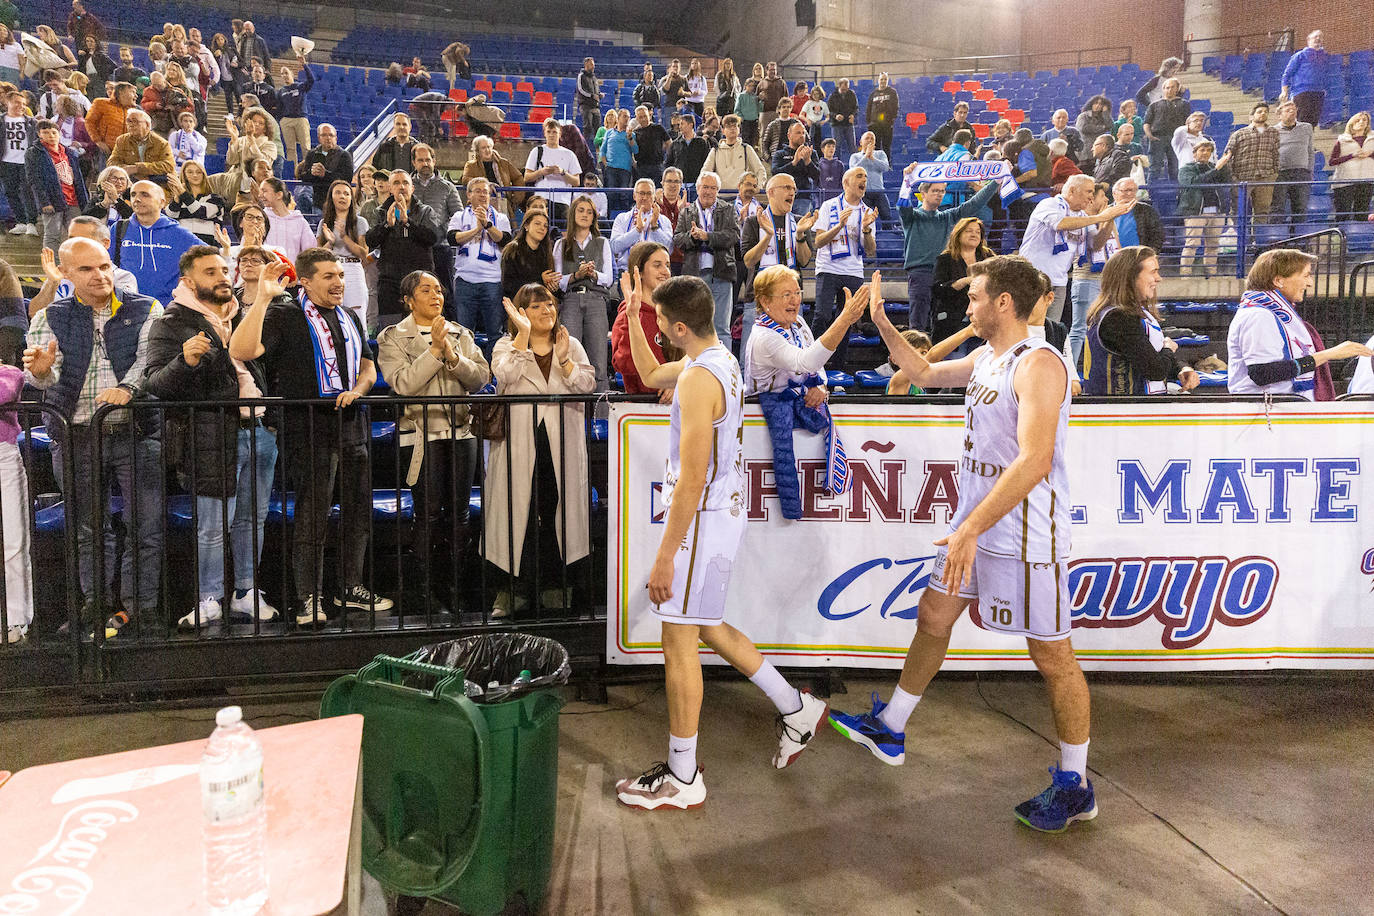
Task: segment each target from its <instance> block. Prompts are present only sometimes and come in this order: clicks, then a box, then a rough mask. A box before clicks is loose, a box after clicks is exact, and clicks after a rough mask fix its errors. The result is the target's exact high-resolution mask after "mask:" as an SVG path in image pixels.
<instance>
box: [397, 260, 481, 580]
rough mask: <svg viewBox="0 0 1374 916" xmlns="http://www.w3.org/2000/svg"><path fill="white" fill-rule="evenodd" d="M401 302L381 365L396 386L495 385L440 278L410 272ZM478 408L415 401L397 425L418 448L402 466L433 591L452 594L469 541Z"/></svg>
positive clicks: (421, 392) (421, 393)
mask: <svg viewBox="0 0 1374 916" xmlns="http://www.w3.org/2000/svg"><path fill="white" fill-rule="evenodd" d="M401 301H402V302H403V303H404V304H405V307H406V312H407V314H406V316H405V317H404V318H402V319H401V321H400V323H399V324H394V325H392V326H391V327H389V328H386V329H385V330H384V331H382V333H381V334H380V335H378V337H377V368H378V371H379V372H380V373H381V376H382V378H383V379H385V380H386V382H387V384H389V385H390V386H391V390H392V391H394V392H396V393H397V394H399V395H403V396H405V397H425V398H443V397H459V396H462V395H467V394H471V393H472V392H474V391H476V390H478V389H479V388H481V387H482V386H483V385H485V384H486V383H487V381H488V380H489V379H490V378H491V371H490V370H489V369H488V368H487V361H486V359H485V358H484V357H483V356H482V351H481V350H480V349H478V347H477V343H476V341H474V340H473V339H472V332H471V331H469V330H468V329H467V328H465V327H463V326H462V325H459V324H456V323H454V322H452V321H445V320H444V289H443V286H442V285H441V284H440V283H439V278H438V277H436V276H434V274H432V273H429V272H427V271H423V270H416V271H413V272H411V273H409V274H407V275H406V277H405V279H403V280H402V281H401ZM470 414H471V410H470V409H469V408H468V406H467V405H465V404H409V405H407V406H406V408H405V414H404V416H402V418H401V420H400V422H398V423H397V434H398V438H397V441H398V443H399V444H400V446H401V448H403V449H404V448H407V447H408V448H409V449H410V461H409V462H408V463H403V464H402V467H403V468H404V469H405V482H406V486H408V487H410V489H411V492H412V493H413V494H414V498H415V522H416V537H415V542H414V543H415V553H416V555H417V556H418V557H420V558H423V559H424V560H425V561H426V562H424V564H423V568H424V569H425V573H423V575H424V576H425V577H426V581H424V582H423V583H422V585H423V586H425V591H426V592H427V593H430V594H434V593H438V594H448V595H449V596H450V599H452V589H453V586H454V585H455V584H457V583H456V582H455V579H454V577H455V575H456V571H457V569H458V568H459V566H460V564H461V563H462V551H463V547H464V546H465V545H466V544H467V540H468V538H467V525H468V505H469V494H470V493H471V490H472V482H473V478H474V477H475V475H476V470H477V458H478V454H477V452H478V449H477V446H478V442H477V439H476V438H474V437H473V435H472V429H471V424H470ZM417 483H418V486H417ZM450 607H454V605H453V604H452V603H450Z"/></svg>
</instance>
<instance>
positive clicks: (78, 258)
mask: <svg viewBox="0 0 1374 916" xmlns="http://www.w3.org/2000/svg"><path fill="white" fill-rule="evenodd" d="M57 257H58V267H59V269H60V270H61V272H62V275H63V277H64V278H65V279H66V280H67V281H68V282H70V283H71V285H72V294H71V295H70V296H67V297H64V298H61V299H58V300H56V301H54V302H53V304H52V305H50V306H48V307H47V308H46V309H44V310H43V311H41V312H39V313H38V314H37V315H35V316H34V317H33V320H32V321H31V322H30V324H29V333H28V349H26V350H25V351H24V375H25V378H26V380H27V381H28V382H29V383H30V384H31V385H33V386H34V387H35V388H38V389H40V390H42V391H43V392H44V401H45V402H46V403H47V404H49V405H51V406H52V407H54V408H55V409H56V410H57V411H58V412H59V413H60V414H61V415H62V417H63V419H65V420H66V421H67V427H68V436H67V439H66V440H65V442H64V441H62V439H61V437H58V438H55V439H54V440H53V445H52V461H53V471H54V472H55V474H56V475H57V480H58V482H59V484H60V483H61V482H62V481H63V479H64V474H63V472H64V469H65V468H64V465H65V464H66V463H67V462H70V468H71V471H72V476H71V480H73V481H74V482H75V489H74V491H73V492H71V493H67V494H65V496H66V502H67V504H68V506H74V507H75V512H74V516H75V522H76V526H77V528H76V537H77V567H78V575H79V579H80V583H81V591H82V593H83V595H84V596H85V600H84V602H83V616H84V617H85V620H84V621H83V626H93V627H100V628H103V631H104V635H105V638H106V639H113V638H115V636H117V635H118V634H119V632H120V629H121V628H122V627H124V626H125V625H126V624H128V623H129V621H130V619H131V617H133V616H135V615H141V616H142V617H143V618H144V619H145V622H146V623H147V624H149V625H155V623H156V617H155V614H156V611H157V597H158V582H159V580H160V578H161V573H162V542H163V537H162V525H161V514H162V454H161V452H162V449H161V444H160V443H159V442H158V440H157V439H156V438H153V437H152V436H150V435H149V434H148V433H149V432H150V431H152V430H155V429H156V424H155V423H150V422H148V421H149V420H151V418H152V415H151V414H150V413H147V412H143V413H138V414H135V415H134V416H130V414H129V412H128V411H120V410H115V411H112V412H110V413H107V414H104V434H103V443H102V446H101V449H100V457H101V467H102V474H101V480H102V481H104V484H105V492H103V493H101V494H100V495H99V499H98V501H96V502H92V498H91V497H92V493H91V485H90V484H91V481H92V480H93V479H94V478H95V468H94V465H93V463H92V458H93V456H94V454H95V451H94V450H93V448H92V444H93V443H92V439H93V436H94V432H93V429H94V427H93V424H92V420H93V419H95V415H96V412H97V411H98V410H99V409H100V408H102V407H103V406H104V405H106V404H110V405H115V406H122V405H125V404H128V403H129V402H130V401H131V400H132V399H133V398H134V397H135V396H136V395H137V394H138V392H139V386H140V385H141V383H142V381H143V375H144V369H145V368H146V367H147V361H148V333H149V331H150V330H151V328H152V323H153V322H154V321H155V320H157V319H158V318H160V317H161V316H162V306H161V305H159V304H158V302H157V301H156V300H154V299H151V298H149V297H147V296H141V295H139V294H137V293H131V292H128V291H126V290H122V289H116V288H115V284H114V265H113V264H112V263H111V262H110V255H109V253H108V252H107V251H106V250H105V249H104V248H103V247H101V245H100V244H99V243H98V242H96V241H94V240H92V239H88V238H70V239H68V240H67V241H65V242H63V243H62V247H61V248H59V249H58V252H57ZM173 264H174V265H175V259H173ZM116 315H118V320H115V316H116ZM96 335H99V337H100V342H99V345H98V346H97V344H96ZM68 449H69V450H70V451H68ZM111 481H114V482H116V483H117V484H118V487H119V492H120V493H121V494H122V495H123V497H124V505H125V509H124V512H125V515H124V526H125V529H126V531H129V532H132V535H131V536H128V537H126V538H125V540H124V549H123V552H122V554H123V555H122V557H121V558H120V596H119V597H120V599H121V603H122V605H123V608H122V609H118V610H117V609H116V607H115V596H114V594H113V592H112V590H111V585H112V584H113V582H114V571H115V558H114V557H113V556H111V555H110V554H111V552H112V549H113V545H114V534H113V532H112V530H111V528H110V520H109V517H108V515H107V514H106V513H104V512H103V511H101V512H100V515H101V516H102V517H101V521H102V523H103V529H104V531H103V536H102V540H101V544H102V549H104V550H105V552H106V556H105V563H104V582H103V583H102V588H101V589H99V590H97V589H96V588H95V581H94V575H95V573H94V569H95V557H94V549H95V516H96V514H97V513H96V508H95V507H96V506H99V507H102V509H103V507H104V506H105V505H107V503H108V501H109V490H110V482H111ZM135 484H137V486H135ZM67 519H68V521H69V522H71V521H72V520H73V514H72V513H71V512H70V510H69V514H68V516H67Z"/></svg>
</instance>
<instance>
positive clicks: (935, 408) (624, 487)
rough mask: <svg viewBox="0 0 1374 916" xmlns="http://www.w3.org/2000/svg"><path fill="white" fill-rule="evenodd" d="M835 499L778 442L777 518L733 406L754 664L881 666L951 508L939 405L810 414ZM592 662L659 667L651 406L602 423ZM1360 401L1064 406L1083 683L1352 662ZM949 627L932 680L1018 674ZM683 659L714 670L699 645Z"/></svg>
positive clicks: (1369, 416)
mask: <svg viewBox="0 0 1374 916" xmlns="http://www.w3.org/2000/svg"><path fill="white" fill-rule="evenodd" d="M831 410H832V412H833V415H834V417H835V421H836V424H837V426H838V429H839V431H840V436H841V438H842V439H843V441H844V444H845V450H846V452H847V453H848V456H849V460H850V464H851V474H852V476H853V478H854V487H853V490H852V491H851V492H849V493H847V494H845V495H843V496H839V497H831V496H828V495H826V491H825V488H824V487H825V462H824V452H823V438H822V436H820V435H814V434H810V433H807V432H804V431H801V430H798V431H796V432H795V433H794V434H793V438H794V441H795V447H796V456H797V463H798V470H799V477H800V491H801V492H800V495H801V501H802V507H803V518H802V519H800V520H797V521H789V520H787V519H784V518H783V517H782V513H781V510H780V505H779V502H778V499H777V496H776V482H775V480H774V476H773V462H772V447H771V444H770V439H769V435H768V429H767V427H766V426H765V424H764V421H763V417H762V415H761V413H760V412H759V409H758V407H757V406H756V405H748V406H746V408H745V426H744V455H745V466H746V470H747V476H748V494H747V497H746V506H747V510H748V515H749V524H748V527H747V530H746V533H745V535H744V540H743V543H742V545H741V547H740V553H739V555H738V557H737V558H736V561H735V566H734V570H735V572H734V576H733V578H732V579H731V582H730V590H729V597H728V603H727V608H728V610H727V613H726V620H727V622H729V623H731V624H733V625H734V626H736V627H738V628H739V629H740V630H742V631H743V632H744V633H746V634H747V635H748V636H749V637H750V638H752V639H753V640H754V642H755V643H756V644H757V645H758V646H759V648H760V649H761V650H762V651H763V652H764V653H765V654H766V655H768V656H769V657H770V658H771V659H773V661H774V662H775V663H776V664H790V665H800V666H807V667H858V668H895V667H900V666H901V663H902V659H903V657H904V655H905V653H906V648H907V646H908V645H909V644H910V641H911V637H912V634H913V633H914V632H915V629H916V609H917V605H918V603H919V601H920V596H921V592H922V590H923V589H924V588H925V586H926V583H927V581H928V579H929V576H930V572H931V568H932V566H933V565H934V558H935V548H934V546H933V545H932V542H933V541H934V540H935V539H936V538H938V537H940V536H942V535H943V534H944V533H945V532H946V530H947V525H948V521H949V518H950V515H951V513H952V512H953V510H954V507H955V505H956V504H957V499H958V489H957V483H958V456H959V455H960V453H961V450H962V448H961V438H960V437H961V434H962V428H963V409H962V408H961V407H960V406H958V405H953V404H950V405H923V404H916V403H912V404H909V405H907V404H864V403H862V402H860V401H855V400H846V399H844V398H835V399H834V400H833V401H832V402H831ZM610 432H611V436H610V438H611V449H610V468H611V478H612V479H611V484H610V496H611V504H610V535H609V537H610V544H609V552H610V556H609V562H608V564H607V585H608V591H607V594H608V596H609V606H610V614H609V617H610V620H609V625H608V627H607V655H608V660H609V661H610V662H611V663H614V664H661V663H662V654H661V651H660V645H659V638H660V623H659V621H658V619H657V618H656V617H654V616H653V615H652V614H651V613H650V604H649V598H648V593H647V591H646V589H645V582H646V581H647V578H648V573H649V568H650V566H651V565H652V563H653V559H654V555H655V552H656V551H657V550H658V545H659V542H660V540H661V539H662V532H663V521H664V518H665V516H666V511H665V508H664V507H663V506H662V505H661V504H660V502H659V499H658V494H659V490H660V484H659V482H660V481H661V480H662V479H663V466H664V457H665V456H666V455H667V450H668V408H667V407H660V406H658V405H651V404H616V405H612V413H611V426H610ZM1371 433H1374V405H1371V404H1369V403H1368V402H1364V403H1360V402H1335V403H1323V404H1315V405H1314V404H1308V403H1303V404H1293V403H1282V404H1274V405H1273V406H1272V407H1271V408H1270V410H1269V411H1268V412H1267V413H1266V411H1265V409H1264V405H1263V404H1260V403H1231V402H1226V401H1221V400H1216V401H1213V400H1209V399H1204V398H1197V399H1188V400H1173V399H1170V400H1167V401H1165V400H1161V401H1160V402H1159V403H1158V404H1090V405H1089V404H1077V405H1075V406H1074V408H1073V416H1072V420H1071V422H1070V431H1069V443H1068V460H1069V485H1070V495H1071V498H1072V504H1073V534H1072V538H1073V545H1072V559H1071V560H1070V564H1069V569H1070V574H1069V591H1070V595H1071V598H1072V613H1073V624H1074V631H1073V641H1074V647H1075V649H1076V650H1077V654H1078V657H1079V659H1080V660H1081V661H1082V663H1083V666H1084V667H1085V668H1087V669H1091V670H1113V671H1152V670H1153V671H1188V670H1227V669H1258V668H1271V667H1272V668H1374V592H1371V586H1372V585H1374V526H1371V525H1370V523H1369V520H1368V517H1369V514H1370V513H1371V512H1374V501H1372V500H1371V497H1374V485H1371V486H1366V485H1365V483H1364V474H1363V472H1364V468H1365V467H1367V466H1369V467H1372V468H1374V437H1371ZM966 616H967V617H968V619H961V620H960V622H959V623H958V624H957V625H956V627H955V631H954V637H953V639H952V641H951V643H950V652H949V660H948V662H947V667H950V668H958V669H967V670H974V669H981V670H996V669H1026V668H1030V667H1033V666H1032V665H1031V663H1030V661H1029V658H1028V657H1027V654H1026V646H1025V641H1024V640H1019V639H1014V638H1008V637H1006V636H1002V635H1000V634H997V633H993V632H990V631H987V630H984V629H982V628H981V627H980V626H979V625H978V624H977V623H976V610H974V609H971V612H970V614H968V615H966ZM703 658H704V659H705V660H707V661H718V660H717V659H715V658H714V657H713V656H711V654H710V653H709V652H707V651H706V650H705V649H704V648H703Z"/></svg>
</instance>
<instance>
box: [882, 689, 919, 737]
mask: <svg viewBox="0 0 1374 916" xmlns="http://www.w3.org/2000/svg"><path fill="white" fill-rule="evenodd" d="M919 702H921V698H920V697H919V696H914V695H912V694H910V693H907V692H906V691H905V690H903V689H902V688H901V687H894V688H893V690H892V699H890V700H888V701H887V707H886V708H885V709H883V711H882V712H880V713H878V721H879V722H881V723H883V724H884V725H886V726H887V727H888V728H889V729H890V730H891V731H892V732H893V733H895V734H898V735H904V734H906V720H907V719H910V718H911V714H912V712H914V711H915V709H916V704H917V703H919Z"/></svg>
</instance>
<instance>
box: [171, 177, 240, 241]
mask: <svg viewBox="0 0 1374 916" xmlns="http://www.w3.org/2000/svg"><path fill="white" fill-rule="evenodd" d="M180 174H181V187H180V188H179V189H173V188H168V193H167V196H168V197H169V198H171V203H169V204H168V205H167V210H168V212H169V213H170V214H171V216H172V218H173V219H175V220H176V221H177V222H178V223H180V224H181V228H183V229H185V230H186V231H187V232H190V233H191V234H192V235H194V236H195V237H196V238H198V239H200V240H201V241H202V242H204V243H205V244H207V245H214V246H216V247H219V244H220V242H219V240H218V238H217V233H222V232H223V231H224V224H225V221H226V220H227V219H228V216H229V210H228V208H227V207H226V206H225V205H224V198H223V197H221V196H220V195H218V194H216V193H215V191H214V189H213V188H212V187H211V186H210V178H209V176H207V175H206V174H205V167H204V166H202V165H201V164H200V163H199V162H197V161H196V160H194V159H188V160H187V161H186V162H184V163H182V166H181V173H180ZM174 190H179V192H180V193H177V194H173V191H174Z"/></svg>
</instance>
